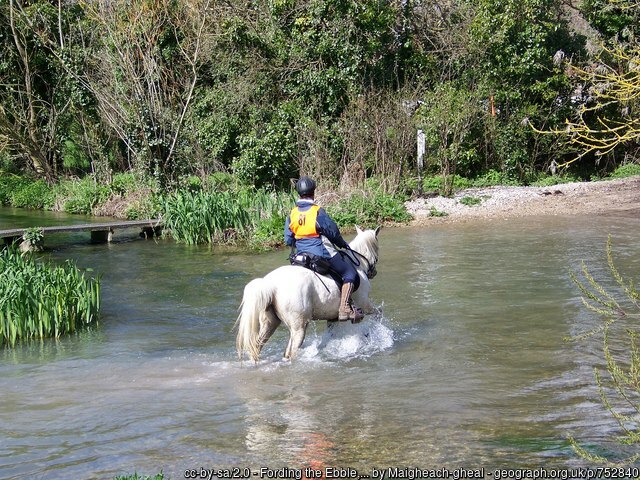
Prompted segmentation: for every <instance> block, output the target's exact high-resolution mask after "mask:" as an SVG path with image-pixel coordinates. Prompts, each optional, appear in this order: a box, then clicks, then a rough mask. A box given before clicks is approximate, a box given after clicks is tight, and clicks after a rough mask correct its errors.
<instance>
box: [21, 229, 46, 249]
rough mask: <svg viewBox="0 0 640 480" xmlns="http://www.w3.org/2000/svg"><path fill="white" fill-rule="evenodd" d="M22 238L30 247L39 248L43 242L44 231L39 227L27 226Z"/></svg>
mask: <svg viewBox="0 0 640 480" xmlns="http://www.w3.org/2000/svg"><path fill="white" fill-rule="evenodd" d="M22 240H24V241H25V242H28V243H29V244H30V245H31V247H32V248H40V247H41V245H42V243H43V242H44V231H43V230H42V228H40V227H31V228H27V229H26V230H25V231H24V233H23V234H22Z"/></svg>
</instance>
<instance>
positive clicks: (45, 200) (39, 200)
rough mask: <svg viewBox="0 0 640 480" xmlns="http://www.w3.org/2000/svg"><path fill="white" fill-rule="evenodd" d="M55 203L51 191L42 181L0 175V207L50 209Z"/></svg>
mask: <svg viewBox="0 0 640 480" xmlns="http://www.w3.org/2000/svg"><path fill="white" fill-rule="evenodd" d="M54 202H55V195H54V193H53V190H52V189H51V187H50V186H49V185H47V183H46V182H45V181H44V180H33V179H30V178H27V177H19V176H17V175H12V174H10V175H6V174H4V175H0V205H11V206H12V207H21V208H33V209H36V208H39V209H50V208H52V207H53V204H54Z"/></svg>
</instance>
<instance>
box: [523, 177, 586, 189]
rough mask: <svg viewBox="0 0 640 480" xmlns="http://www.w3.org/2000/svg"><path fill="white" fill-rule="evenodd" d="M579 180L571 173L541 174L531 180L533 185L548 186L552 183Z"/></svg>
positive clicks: (557, 183) (558, 183)
mask: <svg viewBox="0 0 640 480" xmlns="http://www.w3.org/2000/svg"><path fill="white" fill-rule="evenodd" d="M578 181H580V180H579V179H578V178H576V177H574V176H572V175H568V174H567V175H542V176H539V177H538V179H537V180H535V181H534V182H531V185H533V186H535V187H550V186H552V185H560V184H561V183H572V182H578Z"/></svg>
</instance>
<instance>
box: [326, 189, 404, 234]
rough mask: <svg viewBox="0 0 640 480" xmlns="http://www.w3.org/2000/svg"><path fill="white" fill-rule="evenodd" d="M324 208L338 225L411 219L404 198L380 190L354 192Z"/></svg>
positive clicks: (366, 225) (369, 223)
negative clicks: (363, 192)
mask: <svg viewBox="0 0 640 480" xmlns="http://www.w3.org/2000/svg"><path fill="white" fill-rule="evenodd" d="M326 210H327V213H329V215H330V216H331V217H332V218H333V219H334V220H335V222H336V223H337V224H338V226H340V227H351V226H353V225H359V226H362V227H375V226H377V225H381V224H383V223H385V222H408V221H409V220H411V219H412V217H411V214H410V213H409V212H408V211H407V209H406V207H405V206H404V198H402V197H399V196H396V195H389V194H384V193H381V192H373V193H365V194H361V193H356V194H353V195H350V196H349V197H347V198H345V199H342V200H341V201H340V202H338V203H335V204H332V205H328V206H327V207H326Z"/></svg>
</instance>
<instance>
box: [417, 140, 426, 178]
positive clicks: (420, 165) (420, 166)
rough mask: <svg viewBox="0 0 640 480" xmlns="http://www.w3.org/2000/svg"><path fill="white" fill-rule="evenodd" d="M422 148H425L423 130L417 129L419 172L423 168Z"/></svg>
mask: <svg viewBox="0 0 640 480" xmlns="http://www.w3.org/2000/svg"><path fill="white" fill-rule="evenodd" d="M424 148H425V139H424V132H423V131H422V130H418V172H421V171H422V169H423V168H424V160H423V157H424Z"/></svg>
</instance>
